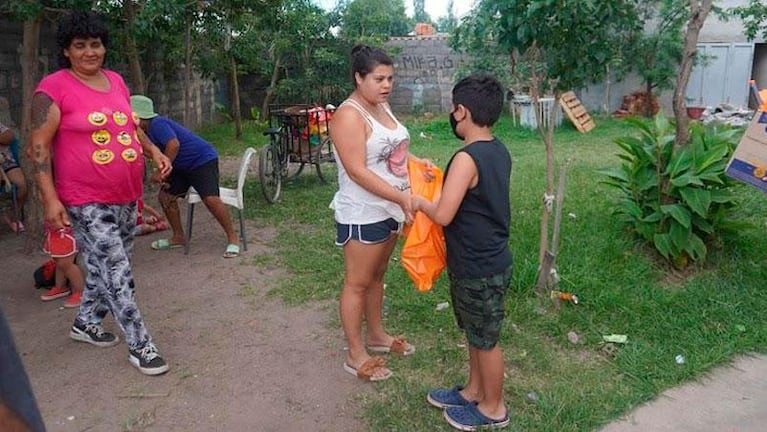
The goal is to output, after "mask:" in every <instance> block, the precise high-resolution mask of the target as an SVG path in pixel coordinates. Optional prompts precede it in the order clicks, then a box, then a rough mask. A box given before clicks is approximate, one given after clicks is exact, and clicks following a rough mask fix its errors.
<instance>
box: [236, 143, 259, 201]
mask: <svg viewBox="0 0 767 432" xmlns="http://www.w3.org/2000/svg"><path fill="white" fill-rule="evenodd" d="M254 154H256V149H254V148H253V147H248V148H246V149H245V154H243V155H242V160H240V172H239V173H238V174H237V199H238V200H239V207H240V208H242V207H243V205H244V200H243V197H242V189H243V188H244V187H245V180H246V179H247V177H248V167H250V159H251V158H252V157H253V155H254Z"/></svg>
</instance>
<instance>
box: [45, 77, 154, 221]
mask: <svg viewBox="0 0 767 432" xmlns="http://www.w3.org/2000/svg"><path fill="white" fill-rule="evenodd" d="M102 72H103V73H104V75H105V76H106V78H107V80H108V81H109V90H106V91H101V90H95V89H93V88H91V87H89V86H87V85H85V84H84V83H82V82H81V81H80V80H78V79H77V78H76V77H75V76H73V75H72V74H71V73H70V72H69V70H67V69H62V70H59V71H57V72H54V73H52V74H50V75H48V76H46V77H45V78H44V79H43V80H42V81H40V84H39V85H38V86H37V89H36V90H35V93H37V92H40V93H44V94H46V95H47V96H48V97H50V98H51V99H52V100H53V102H54V103H55V104H56V105H57V106H58V108H59V110H60V111H61V120H60V123H59V128H58V131H57V132H56V135H55V136H54V138H53V142H52V145H51V151H52V152H53V178H54V182H55V185H56V192H57V193H58V195H59V199H60V200H61V202H62V203H63V204H64V205H65V206H79V205H83V204H95V203H99V204H128V203H131V202H134V201H136V200H137V199H138V198H139V197H141V195H142V187H143V175H144V158H143V155H142V150H141V144H140V142H139V140H138V138H137V135H136V127H137V119H136V117H135V116H134V115H133V112H132V110H131V105H130V92H129V91H128V87H127V86H126V85H125V82H124V81H123V79H122V77H121V76H120V75H119V74H117V73H115V72H112V71H109V70H102Z"/></svg>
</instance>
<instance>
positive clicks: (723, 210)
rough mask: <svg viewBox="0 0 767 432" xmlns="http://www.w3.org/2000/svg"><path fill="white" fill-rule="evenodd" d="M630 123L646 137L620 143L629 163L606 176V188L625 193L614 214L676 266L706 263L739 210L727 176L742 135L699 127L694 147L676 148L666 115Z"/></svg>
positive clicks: (693, 134) (626, 138)
mask: <svg viewBox="0 0 767 432" xmlns="http://www.w3.org/2000/svg"><path fill="white" fill-rule="evenodd" d="M627 122H628V123H630V124H631V125H632V126H634V127H635V128H636V129H637V130H638V131H639V132H640V135H639V136H638V137H637V136H624V137H620V138H617V139H616V140H615V143H616V144H617V145H618V146H619V147H620V148H621V150H622V152H621V153H619V155H618V157H620V158H621V159H622V160H623V161H624V163H623V164H622V165H621V166H620V167H618V168H612V169H607V170H603V171H601V173H602V174H604V175H606V176H607V177H608V179H607V180H605V181H604V183H606V184H608V185H611V186H614V187H616V188H618V189H619V190H620V191H621V192H622V196H621V197H620V199H619V201H618V202H617V204H616V206H615V209H614V211H613V213H614V214H618V215H621V216H622V217H623V219H624V221H625V222H626V224H627V225H628V226H629V227H630V228H631V230H632V231H633V232H634V233H636V234H637V235H638V236H639V237H640V238H642V239H643V240H645V241H647V242H648V243H651V244H652V245H653V247H654V248H655V249H656V250H657V251H658V253H660V255H662V256H663V257H664V258H665V259H666V260H667V261H670V262H671V263H672V264H674V265H675V266H676V267H679V268H684V267H686V266H687V264H688V263H689V261H690V260H692V261H703V260H705V258H706V254H707V252H708V247H709V246H710V245H711V244H712V242H713V241H714V240H716V239H717V238H718V235H719V234H720V233H721V231H722V230H724V229H726V228H727V227H728V223H729V220H728V215H729V210H730V209H731V208H732V207H733V206H734V205H735V202H734V195H733V194H732V193H731V191H730V188H731V187H732V186H733V185H734V183H735V182H734V181H733V180H731V179H730V178H729V177H727V176H726V175H725V174H724V171H725V168H726V166H727V161H728V160H729V158H730V156H731V155H732V152H733V150H734V148H735V135H736V131H735V130H733V129H731V128H721V127H720V128H715V127H706V126H704V125H702V124H701V123H699V122H693V123H692V125H691V127H690V144H689V145H687V146H684V147H681V148H674V130H673V127H672V125H671V123H669V122H668V120H667V119H666V117H664V116H663V115H662V114H658V115H656V116H655V118H654V119H653V120H652V121H647V120H640V119H628V120H627Z"/></svg>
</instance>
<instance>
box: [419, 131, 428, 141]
mask: <svg viewBox="0 0 767 432" xmlns="http://www.w3.org/2000/svg"><path fill="white" fill-rule="evenodd" d="M418 136H419V137H421V138H423V139H427V140H430V139H431V135H430V134H425V133H423V132H421V133H420V134H418Z"/></svg>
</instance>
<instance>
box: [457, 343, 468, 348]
mask: <svg viewBox="0 0 767 432" xmlns="http://www.w3.org/2000/svg"><path fill="white" fill-rule="evenodd" d="M456 346H457V347H458V348H466V344H462V343H460V344H458V345H456Z"/></svg>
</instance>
